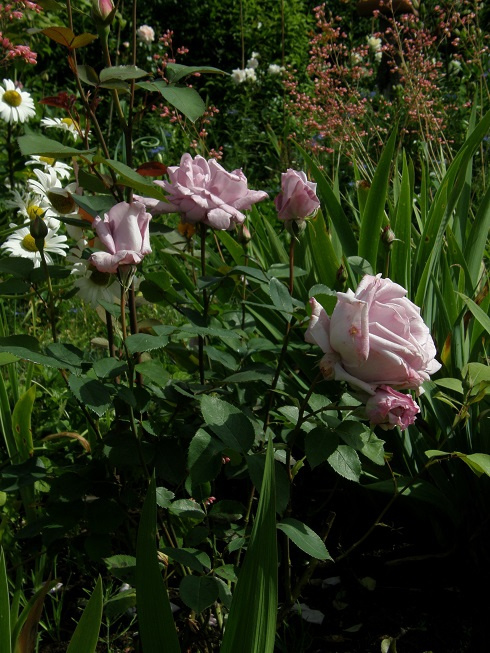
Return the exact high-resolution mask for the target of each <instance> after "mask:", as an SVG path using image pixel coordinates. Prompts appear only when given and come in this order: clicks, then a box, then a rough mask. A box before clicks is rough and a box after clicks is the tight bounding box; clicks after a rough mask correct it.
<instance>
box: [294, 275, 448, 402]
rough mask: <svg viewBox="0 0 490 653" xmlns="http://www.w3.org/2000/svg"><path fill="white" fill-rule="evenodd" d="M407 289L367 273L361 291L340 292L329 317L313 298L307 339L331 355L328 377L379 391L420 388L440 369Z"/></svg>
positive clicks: (325, 361) (325, 364)
mask: <svg viewBox="0 0 490 653" xmlns="http://www.w3.org/2000/svg"><path fill="white" fill-rule="evenodd" d="M406 294H407V291H406V290H405V289H404V288H402V287H401V286H399V285H398V284H396V283H393V281H391V280H390V279H382V278H381V275H380V274H378V275H377V276H376V277H373V276H371V275H368V274H367V275H366V276H364V277H363V278H362V280H361V282H360V284H359V286H358V287H357V290H356V292H355V293H353V292H352V290H348V291H347V292H346V293H343V292H338V293H337V304H336V306H335V308H334V311H333V313H332V317H330V318H329V317H328V315H327V313H326V312H325V310H324V309H323V308H322V306H321V305H320V304H319V303H318V302H317V301H316V300H315V299H314V298H312V299H311V300H310V304H311V307H312V314H311V319H310V323H309V326H308V329H307V331H306V334H305V340H306V341H307V342H310V343H314V344H316V345H318V346H319V347H320V348H321V349H322V351H323V353H324V354H325V355H324V356H323V358H322V360H321V361H320V369H321V370H322V372H323V374H324V376H325V378H327V379H335V380H336V381H346V382H347V383H350V384H351V385H353V386H355V387H357V388H360V389H361V390H364V391H365V392H368V393H369V394H371V395H373V394H374V393H375V391H376V388H377V387H378V386H382V385H389V386H393V387H395V388H399V389H403V388H412V389H418V388H419V387H420V386H421V385H422V383H423V382H424V381H427V380H428V379H429V377H430V375H431V374H434V373H435V372H437V370H439V369H440V367H441V364H440V363H438V362H437V361H436V360H435V355H436V348H435V346H434V342H433V340H432V338H431V335H430V332H429V328H428V327H427V325H426V324H425V323H424V321H423V319H422V318H421V317H420V309H419V308H418V306H415V304H413V303H412V302H411V301H410V300H409V299H407V297H406V296H405V295H406Z"/></svg>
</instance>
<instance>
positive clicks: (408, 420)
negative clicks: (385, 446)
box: [366, 385, 420, 431]
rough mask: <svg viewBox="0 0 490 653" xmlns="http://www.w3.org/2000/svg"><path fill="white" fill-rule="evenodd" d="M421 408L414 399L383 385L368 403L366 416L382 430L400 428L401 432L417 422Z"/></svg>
mask: <svg viewBox="0 0 490 653" xmlns="http://www.w3.org/2000/svg"><path fill="white" fill-rule="evenodd" d="M418 413H420V408H419V407H418V406H417V404H416V403H415V402H414V400H413V399H412V397H411V396H410V395H407V394H403V393H402V392H397V391H396V390H393V388H390V386H388V385H382V386H380V387H379V388H378V389H377V390H376V393H375V394H374V395H373V396H372V397H369V399H368V400H367V402H366V414H367V417H368V419H369V421H370V422H371V424H377V425H378V426H381V428H382V429H384V430H385V431H388V430H389V429H393V428H395V426H399V427H400V428H401V430H402V431H403V430H404V429H406V428H407V426H409V425H410V424H413V423H414V422H415V417H416V415H417V414H418Z"/></svg>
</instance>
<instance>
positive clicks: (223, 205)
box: [145, 154, 267, 229]
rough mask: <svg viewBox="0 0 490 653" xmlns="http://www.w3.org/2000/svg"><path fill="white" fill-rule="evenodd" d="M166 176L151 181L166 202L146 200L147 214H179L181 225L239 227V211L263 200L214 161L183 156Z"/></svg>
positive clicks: (260, 193)
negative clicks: (166, 196) (160, 187)
mask: <svg viewBox="0 0 490 653" xmlns="http://www.w3.org/2000/svg"><path fill="white" fill-rule="evenodd" d="M168 175H169V178H170V181H155V183H156V184H159V185H160V186H163V188H164V189H165V190H166V191H167V192H168V193H169V197H168V202H157V203H155V202H152V201H150V202H149V203H148V204H147V206H148V208H149V210H150V211H151V213H152V214H153V215H155V214H157V213H180V214H181V216H182V221H183V222H191V223H196V222H203V223H204V224H207V225H209V226H210V227H213V228H214V229H231V228H233V225H234V224H235V223H238V224H241V223H242V222H243V221H244V220H245V216H244V215H243V213H241V211H246V210H247V209H250V208H251V206H252V204H255V203H256V202H260V201H261V200H263V199H265V198H266V197H267V193H264V191H261V190H249V189H248V187H247V178H246V177H245V175H244V174H243V172H242V171H241V170H233V172H227V171H226V170H225V169H224V168H223V167H222V166H221V165H220V164H219V163H218V162H217V161H216V159H210V160H209V161H206V159H204V158H203V157H202V156H196V157H195V159H193V158H192V157H191V155H190V154H184V155H183V156H182V158H181V160H180V166H171V167H170V168H168ZM145 203H146V200H145Z"/></svg>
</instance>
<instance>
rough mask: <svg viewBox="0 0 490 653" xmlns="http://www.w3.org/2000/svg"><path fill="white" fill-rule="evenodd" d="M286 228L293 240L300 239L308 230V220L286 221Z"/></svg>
mask: <svg viewBox="0 0 490 653" xmlns="http://www.w3.org/2000/svg"><path fill="white" fill-rule="evenodd" d="M284 226H285V227H286V231H288V232H289V233H290V234H291V236H292V237H293V238H296V239H298V238H299V237H300V236H301V235H302V234H303V232H304V230H305V229H306V220H286V221H285V223H284Z"/></svg>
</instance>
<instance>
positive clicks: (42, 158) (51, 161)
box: [39, 118, 66, 166]
mask: <svg viewBox="0 0 490 653" xmlns="http://www.w3.org/2000/svg"><path fill="white" fill-rule="evenodd" d="M65 120H66V118H65ZM39 161H42V162H43V163H46V164H47V165H48V166H53V165H54V164H55V161H56V159H52V158H51V157H50V156H40V157H39Z"/></svg>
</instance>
